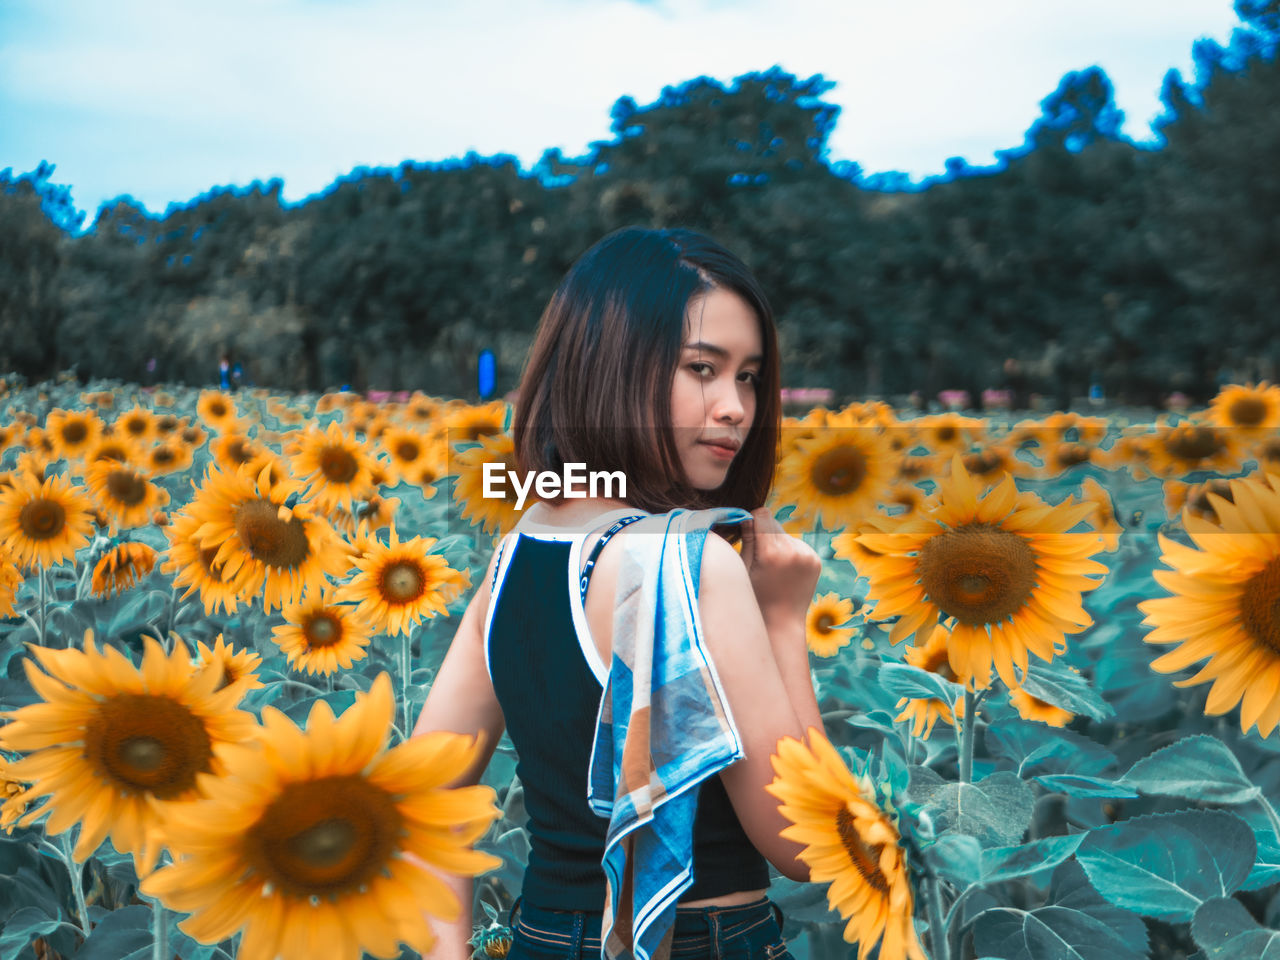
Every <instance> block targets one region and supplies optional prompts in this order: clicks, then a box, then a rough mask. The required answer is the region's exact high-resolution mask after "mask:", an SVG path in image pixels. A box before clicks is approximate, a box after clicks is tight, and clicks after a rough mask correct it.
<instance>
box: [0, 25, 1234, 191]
mask: <svg viewBox="0 0 1280 960" xmlns="http://www.w3.org/2000/svg"><path fill="white" fill-rule="evenodd" d="M14 9H15V8H12V7H11V8H10V13H8V14H5V15H0V16H4V17H7V18H8V20H7V22H6V20H5V19H0V29H4V30H6V31H7V32H8V33H9V34H10V39H9V41H8V42H7V43H5V45H3V46H0V109H2V110H5V111H8V112H11V113H12V114H13V115H14V116H16V117H17V118H19V121H18V122H16V123H14V124H13V125H12V126H11V130H10V134H9V135H7V136H6V137H5V142H4V143H3V145H0V167H4V166H10V165H11V166H14V167H15V168H16V169H19V170H24V169H30V168H32V167H34V166H35V165H36V163H37V162H38V161H39V160H40V159H41V158H47V159H49V160H51V161H53V162H56V163H57V164H58V165H59V167H58V173H57V174H56V175H55V179H56V180H57V181H58V182H62V183H71V184H72V186H73V190H74V195H75V198H76V201H77V202H78V203H79V204H80V205H81V206H87V207H89V208H90V210H92V209H94V208H96V205H97V203H98V202H99V201H100V200H102V199H104V198H105V197H107V196H111V195H114V194H116V193H121V192H130V193H133V194H134V196H135V197H138V198H139V199H142V200H144V201H145V202H146V204H147V205H148V207H149V208H150V209H152V210H154V211H157V212H158V211H160V210H162V209H163V208H164V206H165V204H166V203H167V202H168V201H170V200H173V201H185V200H187V199H189V198H190V197H192V196H194V195H196V194H198V193H200V192H201V191H203V190H205V189H207V188H208V187H210V186H212V185H215V184H226V183H238V184H247V183H248V182H249V181H251V180H253V179H254V178H262V179H266V178H269V177H271V176H283V177H284V178H285V196H286V198H288V199H291V200H296V199H300V198H301V197H303V196H305V195H307V194H309V193H311V192H314V191H317V190H320V189H322V188H324V187H325V186H326V185H328V184H329V183H330V182H332V180H333V179H334V178H335V177H337V176H339V175H342V174H344V173H347V172H349V171H350V170H351V169H352V168H353V167H355V166H357V165H361V164H364V165H383V166H394V165H396V164H398V163H400V162H401V161H403V160H406V159H411V160H415V161H425V160H440V159H445V158H447V157H454V156H461V155H463V154H464V153H466V152H467V151H468V150H471V149H474V150H476V151H478V152H480V153H482V154H492V153H499V152H505V153H514V154H516V155H517V156H518V157H519V158H520V160H521V161H522V163H523V164H524V165H525V166H526V167H527V166H528V165H530V164H532V163H533V162H534V161H535V160H536V159H537V158H538V156H539V155H540V154H541V152H542V150H543V149H545V148H547V147H553V146H558V147H561V148H563V149H564V151H565V153H566V154H570V155H573V154H579V153H581V152H583V151H584V150H585V149H586V147H587V145H588V144H589V143H590V141H592V140H597V139H604V138H607V137H608V136H609V107H610V106H611V105H612V103H613V102H614V100H616V99H617V98H618V97H619V96H622V95H630V96H632V97H634V98H635V99H636V101H637V102H639V103H641V104H643V103H646V102H651V101H652V100H654V99H655V98H656V97H657V96H658V95H659V94H660V92H661V89H662V87H663V86H666V85H672V84H678V83H680V82H682V81H684V80H687V79H690V78H692V77H694V76H697V75H700V74H706V75H710V76H713V77H716V78H718V79H720V80H722V81H728V80H730V79H732V77H734V76H736V75H739V74H742V73H745V72H748V71H751V70H763V69H767V68H768V67H770V66H772V65H774V64H778V65H780V66H781V67H782V68H783V69H784V70H786V71H788V72H790V73H793V74H796V75H797V76H800V77H808V76H810V75H812V74H814V73H822V74H823V75H824V76H825V77H826V78H827V79H829V80H834V81H836V82H837V84H838V85H837V86H836V87H835V89H833V90H832V91H831V92H830V93H829V94H827V96H826V99H827V100H828V101H830V102H833V103H837V104H840V105H841V107H842V108H843V109H842V113H841V119H840V122H839V124H838V126H837V128H836V130H835V132H834V134H833V136H832V139H831V147H832V150H831V153H832V157H833V159H852V160H855V161H857V162H858V163H859V164H861V165H862V167H863V169H864V170H866V171H867V172H874V171H878V170H886V169H901V170H905V171H907V172H909V173H912V174H914V175H917V176H921V175H926V174H930V173H936V172H939V171H940V170H941V169H942V165H943V160H944V159H945V158H946V157H948V156H951V155H953V154H958V153H966V148H967V152H968V156H969V158H970V160H971V161H972V162H975V163H983V162H989V161H990V159H991V151H992V150H995V149H999V148H1004V147H1011V146H1016V145H1017V144H1018V143H1020V142H1021V139H1022V133H1023V132H1024V131H1025V130H1026V128H1027V126H1028V125H1029V123H1030V122H1031V121H1032V120H1033V119H1034V118H1035V117H1036V115H1037V114H1038V112H1039V108H1038V103H1039V101H1040V100H1041V99H1043V98H1044V97H1045V96H1046V95H1048V94H1049V93H1050V92H1051V91H1052V90H1053V89H1054V88H1055V87H1056V86H1057V84H1058V81H1059V80H1060V79H1061V77H1062V75H1063V74H1064V73H1066V72H1068V71H1070V70H1073V69H1081V68H1084V67H1087V66H1090V65H1092V64H1095V63H1096V64H1099V65H1101V66H1102V67H1103V68H1104V69H1106V70H1107V71H1108V73H1109V74H1110V75H1111V77H1112V79H1113V81H1114V83H1115V85H1116V90H1117V100H1118V102H1119V105H1120V107H1121V108H1122V109H1124V110H1125V111H1126V114H1127V117H1128V123H1127V125H1126V128H1125V129H1126V132H1127V133H1129V134H1130V135H1131V136H1133V137H1134V138H1135V139H1142V138H1145V137H1147V136H1149V130H1148V129H1147V126H1146V124H1147V122H1148V121H1149V120H1150V119H1151V117H1152V116H1153V115H1154V114H1155V113H1156V112H1157V110H1158V91H1159V86H1160V82H1161V78H1162V76H1163V74H1164V72H1165V71H1166V70H1167V69H1168V68H1169V67H1171V66H1175V67H1179V68H1182V69H1184V70H1187V69H1188V68H1189V66H1190V50H1191V44H1192V42H1193V41H1194V40H1195V39H1196V38H1197V37H1200V36H1204V35H1210V36H1214V37H1216V38H1218V39H1221V40H1225V39H1226V37H1227V35H1228V33H1229V30H1230V27H1231V26H1232V25H1233V24H1234V23H1235V17H1234V14H1233V12H1232V10H1231V3H1230V0H1174V2H1155V0H1142V2H1137V0H1134V2H1128V3H1116V2H1115V0H1069V2H1068V0H1052V2H1050V0H1037V2H1034V3H1027V2H1025V0H971V2H968V3H955V2H954V0H915V2H913V3H910V4H903V3H900V2H874V3H871V2H850V0H749V2H745V3H735V4H729V3H724V2H711V0H665V2H659V3H656V4H641V3H635V2H631V0H542V2H537V3H534V2H530V0H524V2H521V0H483V2H471V3H466V4H457V5H446V4H443V3H434V2H428V3H424V2H421V0H370V2H364V3H355V2H340V0H321V2H316V0H221V2H220V3H218V4H216V5H214V4H201V5H198V6H197V5H195V4H190V3H181V2H178V3H165V2H160V0H118V2H114V3H111V4H101V3H97V2H96V0H52V2H50V0H26V6H25V7H19V8H17V9H18V13H16V14H15V13H14V12H13V11H14ZM62 115H65V116H67V117H71V118H74V121H72V120H68V121H67V122H65V123H50V122H45V123H42V124H40V132H39V134H38V136H37V135H36V134H35V133H32V134H31V135H30V136H31V139H27V138H26V137H27V135H26V134H24V125H23V123H22V122H21V120H22V118H28V119H30V118H35V117H41V118H44V119H45V120H46V121H47V120H48V119H49V118H57V117H59V116H62Z"/></svg>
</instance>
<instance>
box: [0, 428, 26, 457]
mask: <svg viewBox="0 0 1280 960" xmlns="http://www.w3.org/2000/svg"><path fill="white" fill-rule="evenodd" d="M24 436H26V429H25V428H24V427H23V426H22V425H21V424H19V423H6V424H0V453H4V452H5V451H6V450H8V449H9V448H10V447H18V446H21V445H22V438H23V437H24Z"/></svg>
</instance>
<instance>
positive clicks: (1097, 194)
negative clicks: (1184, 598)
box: [0, 0, 1280, 403]
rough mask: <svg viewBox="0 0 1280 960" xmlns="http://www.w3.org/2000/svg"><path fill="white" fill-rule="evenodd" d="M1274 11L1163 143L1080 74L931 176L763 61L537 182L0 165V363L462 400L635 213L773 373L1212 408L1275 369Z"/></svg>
mask: <svg viewBox="0 0 1280 960" xmlns="http://www.w3.org/2000/svg"><path fill="white" fill-rule="evenodd" d="M1276 6H1277V0H1241V2H1240V3H1238V4H1237V11H1238V12H1239V13H1240V15H1241V17H1242V21H1243V23H1244V25H1243V26H1242V27H1241V28H1240V29H1238V30H1237V31H1236V32H1235V34H1234V35H1233V37H1232V39H1231V41H1230V43H1229V44H1228V45H1227V46H1222V45H1220V44H1218V43H1216V42H1214V41H1200V42H1198V43H1197V45H1196V47H1195V49H1194V57H1195V62H1196V65H1197V77H1196V80H1195V82H1188V81H1184V80H1183V79H1182V78H1181V77H1180V76H1179V75H1178V74H1177V73H1176V72H1175V71H1170V73H1169V74H1168V75H1167V76H1166V78H1165V82H1164V87H1163V91H1162V99H1163V101H1164V105H1165V113H1164V116H1163V117H1162V119H1161V120H1160V121H1159V122H1158V131H1159V133H1160V134H1161V136H1162V137H1163V139H1164V143H1163V144H1161V145H1160V146H1158V147H1149V146H1138V145H1135V144H1134V143H1132V142H1130V141H1129V140H1128V139H1127V138H1125V137H1124V136H1123V135H1122V134H1121V133H1120V124H1121V122H1122V119H1123V118H1122V115H1121V113H1120V111H1119V110H1118V109H1117V108H1116V105H1115V102H1114V97H1113V92H1112V87H1111V84H1110V81H1109V80H1108V78H1107V77H1106V75H1105V73H1104V72H1103V71H1102V70H1100V69H1099V68H1097V67H1093V68H1089V69H1086V70H1081V71H1078V72H1074V73H1071V74H1068V75H1067V76H1066V77H1064V78H1063V79H1062V81H1061V83H1060V84H1059V86H1058V88H1057V90H1055V91H1054V92H1053V93H1052V94H1050V95H1049V96H1048V97H1047V98H1046V99H1045V100H1044V101H1043V103H1042V113H1041V116H1040V117H1038V118H1037V119H1036V120H1035V121H1034V122H1033V123H1032V124H1031V126H1030V128H1029V130H1028V131H1027V134H1026V139H1025V142H1024V143H1023V144H1022V145H1021V146H1020V147H1018V148H1015V149H1011V150H1007V151H1003V152H1002V153H1001V154H1000V162H999V163H998V164H997V165H996V166H994V167H991V168H978V167H971V166H969V165H968V164H966V163H965V161H964V160H963V159H962V158H953V159H952V160H949V161H948V163H947V173H946V174H945V175H944V176H940V177H936V178H933V179H932V180H930V181H927V182H926V183H925V184H923V185H911V184H909V183H905V182H904V178H903V177H901V176H900V175H895V174H879V175H873V176H868V175H865V174H864V173H863V172H862V171H861V170H860V169H859V168H858V167H857V166H856V165H854V164H850V163H831V162H829V161H828V159H827V156H826V154H827V138H828V136H829V134H830V132H831V130H832V128H833V127H834V124H835V122H836V117H837V113H838V108H837V107H835V106H833V105H832V104H830V103H827V102H825V101H824V100H823V95H824V93H826V92H827V91H828V90H829V89H830V88H831V86H832V84H830V83H828V82H827V81H825V80H823V78H822V77H821V76H816V77H812V78H809V79H799V78H797V77H795V76H792V75H790V74H787V73H784V72H783V71H781V70H779V69H776V68H775V69H773V70H770V71H768V72H762V73H752V74H748V75H745V76H743V77H739V78H737V79H736V80H735V81H734V82H733V83H732V84H728V85H726V84H722V83H720V82H717V81H716V80H713V79H709V78H706V77H701V78H698V79H695V80H691V81H689V82H686V83H683V84H681V85H679V86H674V87H668V88H667V89H665V90H664V91H663V93H662V95H661V97H659V98H658V100H657V101H656V102H654V103H652V104H647V105H643V106H641V105H638V104H636V103H635V101H633V100H632V99H631V98H628V97H623V98H622V99H620V100H619V101H617V103H616V104H615V105H614V107H613V111H612V121H613V123H612V138H611V139H610V140H607V141H602V142H598V143H595V144H593V145H592V146H591V149H590V150H589V152H588V153H587V154H586V155H585V156H582V157H574V158H571V157H564V156H562V155H561V154H560V153H559V152H558V151H555V150H552V151H548V152H547V153H546V154H544V156H543V157H542V159H541V160H540V161H539V163H538V164H537V165H536V167H535V168H534V169H533V170H532V171H530V172H528V173H522V172H521V170H520V169H519V166H518V164H517V163H516V161H515V159H514V158H512V157H508V156H496V157H479V156H475V155H468V156H467V157H466V158H464V159H462V160H456V161H448V162H444V163H423V164H415V163H411V162H405V163H403V164H401V165H400V166H399V167H397V168H395V169H378V170H368V169H364V168H361V169H358V170H356V171H354V172H353V173H352V174H350V175H349V176H346V177H343V178H341V179H340V180H338V181H337V182H335V183H334V184H333V185H332V186H331V187H330V188H329V189H328V190H326V191H325V192H324V193H323V194H321V195H318V196H316V197H313V198H311V199H310V200H308V201H307V202H305V203H302V204H296V205H285V204H283V202H282V200H281V196H280V193H281V188H282V184H281V182H280V181H279V180H272V181H270V182H268V183H266V184H263V183H260V182H255V183H254V184H253V185H252V186H251V187H249V188H247V189H228V190H215V191H213V192H211V193H209V194H205V195H203V196H201V197H200V198H198V199H196V200H194V201H192V202H191V203H189V204H187V205H186V206H184V207H180V208H179V207H171V208H170V210H169V211H168V212H167V213H166V214H165V215H163V216H159V217H157V216H151V215H148V214H147V212H146V211H145V210H144V209H142V208H141V207H140V206H138V205H136V204H135V203H134V202H133V201H132V200H131V199H130V198H128V197H125V198H121V199H118V200H116V201H114V202H112V203H111V204H106V205H103V207H102V208H101V209H100V210H99V211H98V213H97V216H96V219H95V220H94V221H93V224H92V226H91V228H90V229H89V230H88V231H87V232H84V233H82V234H78V233H76V232H75V231H74V229H72V228H74V227H75V225H76V223H77V220H78V214H77V213H76V210H75V208H74V206H73V204H72V202H71V198H70V194H69V192H68V190H67V188H65V187H60V186H56V185H54V184H53V183H52V182H51V177H52V173H53V168H52V167H51V166H50V165H48V164H43V165H42V166H41V167H40V169H39V170H37V171H34V172H33V173H28V174H24V175H21V176H14V175H13V174H12V172H11V171H4V172H3V173H0V370H15V371H18V372H21V373H23V374H25V375H27V376H29V377H42V376H48V375H51V374H53V373H54V372H57V371H61V370H67V369H72V370H75V371H76V372H77V373H78V374H80V375H81V376H84V377H89V376H110V377H119V378H124V379H129V380H138V381H146V380H148V379H151V380H154V379H157V378H159V379H163V380H169V381H183V382H188V383H207V382H211V381H213V380H214V379H216V376H217V365H218V359H219V357H220V356H221V355H222V354H223V353H227V354H229V355H231V356H233V357H234V358H236V359H238V360H240V361H241V362H242V364H243V366H244V369H245V373H246V375H247V377H248V378H249V380H250V381H251V382H254V383H256V384H259V385H264V386H270V387H273V388H277V389H286V390H301V389H324V388H329V387H334V386H338V385H340V384H350V385H351V386H352V387H354V388H356V389H365V388H374V389H395V390H398V389H424V390H427V391H429V392H431V393H435V394H449V395H459V396H468V395H471V394H472V393H473V392H474V389H475V387H474V384H475V375H474V370H475V362H476V356H477V354H478V352H479V351H480V350H481V349H484V348H489V349H492V350H493V351H494V352H495V354H496V356H497V363H498V384H499V388H500V389H503V390H505V389H510V388H512V387H513V386H514V384H515V382H516V380H517V378H518V375H519V370H520V365H521V363H522V362H523V359H524V355H525V351H526V349H527V347H528V344H529V342H530V339H531V335H532V331H533V329H534V327H535V326H536V324H537V321H538V317H539V314H540V312H541V310H542V308H543V306H544V305H545V304H546V302H547V300H548V298H549V297H550V295H551V293H552V291H553V290H554V288H555V285H556V284H557V282H558V281H559V279H560V277H561V276H562V275H563V273H564V272H565V270H566V269H567V268H568V267H569V265H570V264H571V263H572V262H573V260H574V259H575V258H576V257H577V256H578V255H579V254H580V253H581V252H582V251H583V250H585V249H586V248H587V247H588V246H590V245H591V244H592V243H594V242H595V241H596V240H597V239H599V238H600V237H601V236H603V235H605V234H606V233H608V232H610V231H612V230H614V229H617V228H619V227H622V226H626V225H629V224H639V225H644V226H653V227H667V226H688V227H693V228H695V229H700V230H705V231H707V232H708V233H710V234H711V235H713V236H715V237H716V238H718V239H719V240H721V241H722V242H724V243H725V244H726V245H727V246H729V247H730V248H731V249H733V250H734V251H735V252H737V253H739V254H740V255H741V256H742V257H743V258H744V259H745V260H746V261H747V263H748V264H749V265H750V266H751V267H752V268H753V269H754V270H755V271H756V272H757V274H758V275H759V277H760V279H761V281H762V282H763V284H764V286H765V289H766V290H767V292H768V294H769V297H770V300H771V302H772V303H773V304H774V307H775V310H776V312H777V314H778V320H779V330H780V337H781V339H782V344H783V348H784V373H785V382H786V383H787V385H789V386H797V387H799V386H824V387H831V388H833V389H834V390H835V391H836V392H837V394H838V395H840V396H842V397H852V396H860V395H868V394H871V395H897V394H906V393H908V392H910V391H913V390H918V391H920V392H921V393H922V394H924V395H925V396H932V395H934V394H936V392H937V391H939V390H942V389H967V390H969V391H970V392H971V393H972V394H973V395H974V396H977V395H979V394H980V393H981V391H982V390H983V389H984V388H986V387H1000V386H1007V385H1009V381H1010V380H1011V378H1021V384H1020V385H1021V386H1024V387H1026V386H1029V387H1030V388H1033V389H1038V390H1040V391H1041V392H1046V393H1049V394H1051V395H1052V396H1054V397H1063V398H1069V397H1072V396H1078V395H1080V394H1082V393H1084V392H1085V391H1086V390H1087V389H1088V388H1089V386H1090V385H1091V384H1097V385H1098V386H1100V387H1101V388H1102V389H1103V390H1104V391H1105V392H1106V394H1107V395H1108V396H1109V397H1112V398H1114V399H1117V400H1121V401H1127V402H1136V403H1144V402H1154V401H1156V400H1158V398H1159V397H1160V396H1162V395H1163V394H1166V393H1168V392H1170V391H1173V390H1179V391H1182V392H1184V393H1186V394H1188V395H1190V396H1191V397H1193V398H1197V399H1205V398H1207V397H1208V396H1211V395H1212V393H1213V392H1214V391H1215V390H1216V389H1217V384H1218V383H1219V382H1221V381H1222V380H1224V379H1235V380H1242V379H1247V378H1262V377H1274V376H1275V371H1276V368H1277V364H1280V342H1277V339H1276V337H1275V331H1276V329H1277V326H1278V322H1280V269H1277V264H1280V166H1278V165H1277V163H1276V158H1277V157H1280V111H1277V110H1276V109H1275V105H1276V104H1277V103H1280V64H1278V63H1277V57H1276V50H1277V40H1278V38H1280V28H1278V27H1277V22H1276V20H1277V15H1276V9H1275V8H1276ZM149 368H150V369H149ZM1011 371H1015V372H1011Z"/></svg>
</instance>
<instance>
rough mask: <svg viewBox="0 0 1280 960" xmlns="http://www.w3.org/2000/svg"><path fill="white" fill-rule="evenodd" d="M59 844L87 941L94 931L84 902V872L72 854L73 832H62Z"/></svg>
mask: <svg viewBox="0 0 1280 960" xmlns="http://www.w3.org/2000/svg"><path fill="white" fill-rule="evenodd" d="M58 843H59V845H60V848H61V853H62V862H63V863H65V864H66V865H67V873H68V874H70V875H71V892H72V893H74V894H75V895H76V916H77V918H79V920H80V929H81V930H83V931H84V935H85V938H86V939H87V938H88V936H89V931H90V930H92V929H93V923H92V921H90V920H89V907H88V905H87V904H86V903H85V902H84V870H83V869H82V868H81V866H80V864H78V863H76V858H75V857H74V856H73V855H72V853H71V831H70V830H64V831H62V834H61V835H60V836H59V837H58Z"/></svg>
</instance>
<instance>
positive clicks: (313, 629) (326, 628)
mask: <svg viewBox="0 0 1280 960" xmlns="http://www.w3.org/2000/svg"><path fill="white" fill-rule="evenodd" d="M303 632H304V633H305V634H306V637H307V644H308V645H309V646H312V647H331V646H333V645H334V644H335V643H337V642H338V638H339V637H341V636H342V628H341V627H340V626H339V625H338V621H337V619H335V618H334V616H333V614H331V613H317V614H316V615H315V616H314V617H312V618H311V619H310V620H308V621H307V625H306V627H305V629H304V631H303Z"/></svg>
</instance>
